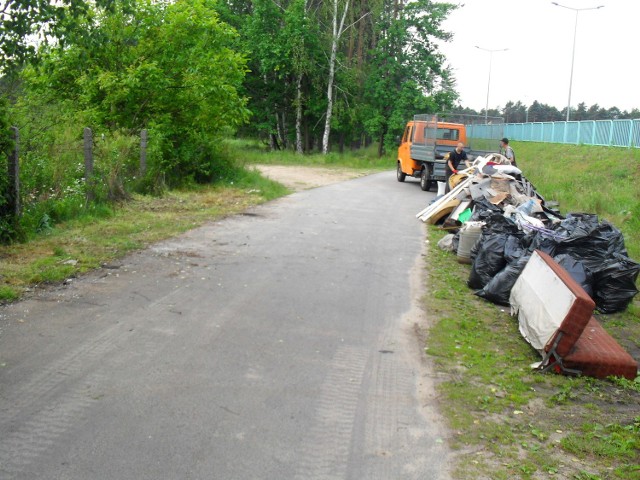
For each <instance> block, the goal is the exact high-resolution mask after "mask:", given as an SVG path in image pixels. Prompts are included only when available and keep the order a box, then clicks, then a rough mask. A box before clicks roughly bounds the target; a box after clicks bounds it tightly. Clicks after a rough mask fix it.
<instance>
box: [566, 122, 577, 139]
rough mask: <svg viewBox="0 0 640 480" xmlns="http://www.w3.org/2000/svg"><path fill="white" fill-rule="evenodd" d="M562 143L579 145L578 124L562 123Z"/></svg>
mask: <svg viewBox="0 0 640 480" xmlns="http://www.w3.org/2000/svg"><path fill="white" fill-rule="evenodd" d="M564 124H565V126H564V129H565V134H564V139H563V142H564V143H580V140H579V139H580V122H564Z"/></svg>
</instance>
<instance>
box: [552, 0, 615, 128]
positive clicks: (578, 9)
mask: <svg viewBox="0 0 640 480" xmlns="http://www.w3.org/2000/svg"><path fill="white" fill-rule="evenodd" d="M551 3H552V4H553V5H555V6H556V7H562V8H566V9H567V10H573V11H574V12H576V21H575V24H574V26H573V49H572V51H571V74H570V75H569V101H568V102H567V122H568V121H569V116H570V114H571V87H572V85H573V64H574V61H575V58H576V36H577V33H578V14H579V13H580V12H581V11H583V10H599V9H600V8H602V7H604V5H598V6H597V7H586V8H573V7H567V6H566V5H560V4H559V3H558V2H551Z"/></svg>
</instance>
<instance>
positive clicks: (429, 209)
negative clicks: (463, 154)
mask: <svg viewBox="0 0 640 480" xmlns="http://www.w3.org/2000/svg"><path fill="white" fill-rule="evenodd" d="M471 178H472V177H469V178H467V179H466V180H463V181H462V182H460V183H459V184H458V185H457V186H456V188H454V189H453V190H451V191H450V192H449V193H447V194H446V195H443V196H442V197H440V198H438V199H436V200H435V201H434V202H433V203H431V204H429V205H428V206H427V207H426V208H424V209H423V210H421V211H420V212H418V213H417V214H416V218H419V219H420V220H422V221H423V222H426V219H425V218H423V217H426V218H428V214H429V213H430V212H432V211H435V210H437V209H439V208H440V206H441V205H443V204H445V203H446V202H448V201H449V200H450V199H452V198H456V197H457V196H458V194H460V193H462V191H463V190H464V189H465V188H466V187H467V185H469V184H470V183H471Z"/></svg>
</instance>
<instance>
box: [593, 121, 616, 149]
mask: <svg viewBox="0 0 640 480" xmlns="http://www.w3.org/2000/svg"><path fill="white" fill-rule="evenodd" d="M611 126H612V122H611V120H598V121H596V128H595V132H594V135H593V142H592V144H593V145H604V146H607V145H609V140H610V137H611Z"/></svg>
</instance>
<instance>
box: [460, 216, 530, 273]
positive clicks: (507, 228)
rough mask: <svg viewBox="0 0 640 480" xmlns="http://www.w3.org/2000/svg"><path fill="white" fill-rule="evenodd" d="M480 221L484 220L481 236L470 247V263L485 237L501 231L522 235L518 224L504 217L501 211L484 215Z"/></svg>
mask: <svg viewBox="0 0 640 480" xmlns="http://www.w3.org/2000/svg"><path fill="white" fill-rule="evenodd" d="M482 221H483V222H485V225H484V227H482V236H481V237H480V239H479V240H478V241H477V242H476V244H475V245H474V246H473V247H472V248H471V252H470V254H469V259H470V260H471V262H472V263H473V262H474V261H475V259H476V256H477V255H478V252H479V251H480V249H481V248H482V245H483V244H484V242H485V240H486V239H487V238H489V237H491V236H493V235H495V234H502V233H506V234H511V235H518V236H522V232H520V230H519V229H518V225H517V224H516V223H515V222H514V221H513V220H511V219H509V218H506V217H505V216H504V215H503V214H502V213H495V212H491V213H489V214H488V215H486V216H485V217H484V219H483V220H482Z"/></svg>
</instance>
